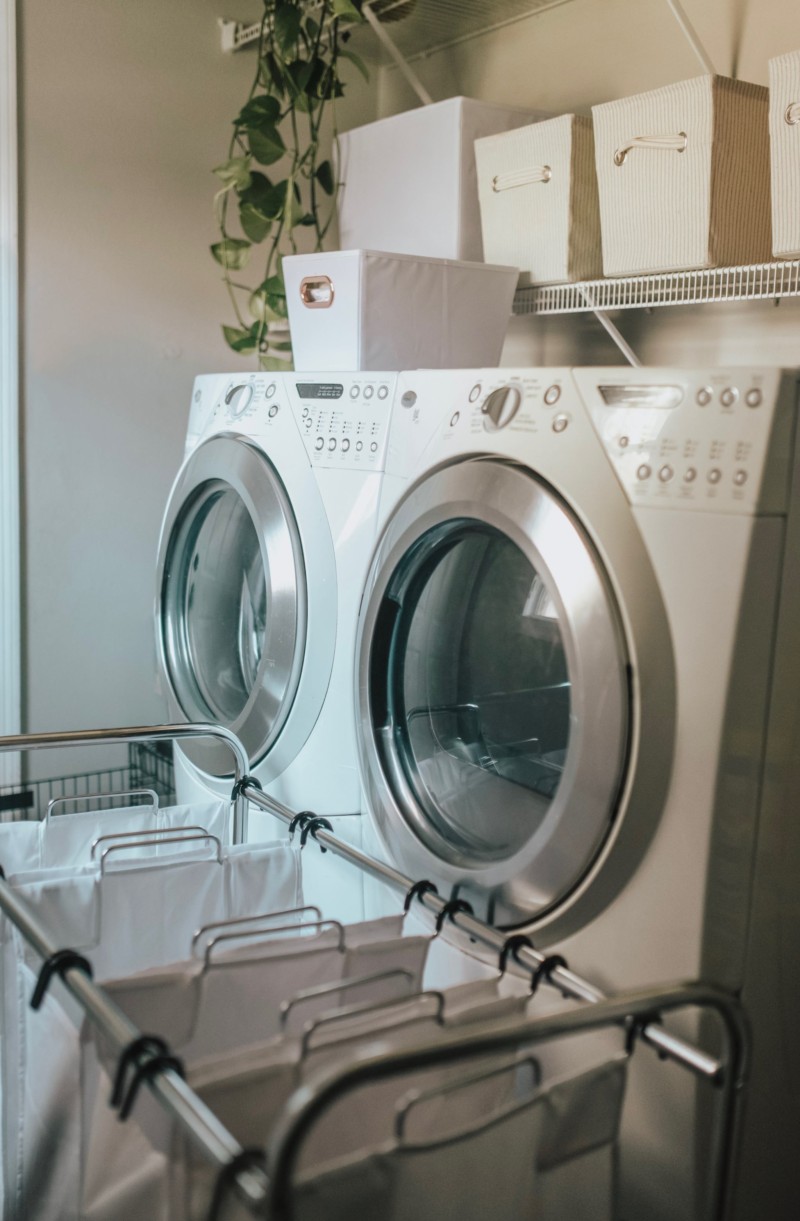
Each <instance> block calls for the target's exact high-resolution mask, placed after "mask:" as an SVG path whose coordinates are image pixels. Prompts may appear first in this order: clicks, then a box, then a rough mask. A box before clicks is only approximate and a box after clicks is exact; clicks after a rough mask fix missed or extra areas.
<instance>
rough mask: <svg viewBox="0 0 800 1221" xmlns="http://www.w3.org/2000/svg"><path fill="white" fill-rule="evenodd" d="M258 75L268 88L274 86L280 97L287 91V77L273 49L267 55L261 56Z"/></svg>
mask: <svg viewBox="0 0 800 1221" xmlns="http://www.w3.org/2000/svg"><path fill="white" fill-rule="evenodd" d="M258 76H259V80H260V81H261V83H262V85H264V87H265V88H266V89H269V88H273V89H274V90H275V91H276V92H277V94H278V95H279V96H280V97H282V96H283V94H284V93H285V92H286V78H285V76H284V72H283V68H282V67H281V64H280V61H279V60H278V58H277V57H276V56H275V55H273V53H272V51H268V52H267V54H266V55H263V56H262V57H261V63H260V64H259V68H258Z"/></svg>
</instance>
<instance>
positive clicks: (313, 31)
mask: <svg viewBox="0 0 800 1221" xmlns="http://www.w3.org/2000/svg"><path fill="white" fill-rule="evenodd" d="M306 34H307V35H308V39H309V41H310V42H316V41H317V34H319V25H318V24H317V22H316V21H315V20H314V18H313V17H306Z"/></svg>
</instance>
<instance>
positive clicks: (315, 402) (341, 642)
mask: <svg viewBox="0 0 800 1221" xmlns="http://www.w3.org/2000/svg"><path fill="white" fill-rule="evenodd" d="M395 382H396V374H394V373H369V374H342V373H335V374H331V375H330V376H327V375H325V374H313V375H302V374H297V373H293V374H289V373H286V374H279V375H275V374H269V375H267V374H262V373H253V374H249V375H242V374H241V373H236V374H218V375H207V376H202V377H198V378H197V379H196V381H195V384H194V390H193V396H192V406H191V411H190V419H189V428H188V433H187V443H186V452H185V457H184V462H183V465H182V466H181V469H180V471H179V473H178V475H177V478H176V480H175V483H174V485H173V488H172V491H171V493H170V497H169V501H168V504H167V508H166V513H165V517H164V522H163V526H162V531H161V540H160V544H159V557H158V576H157V606H156V636H157V651H158V657H159V662H160V669H161V673H162V675H163V679H164V683H165V686H166V690H167V693H168V698H169V703H170V712H171V714H172V715H173V716H174V717H175V718H176V719H181V720H182V719H186V720H190V721H212V722H215V723H218V724H222V725H225V726H227V727H228V728H230V729H231V730H233V732H234V733H236V734H237V735H238V737H239V738H240V739H241V741H242V742H243V744H244V746H245V748H246V749H247V752H248V755H249V758H250V760H251V772H252V774H253V775H254V776H255V778H256V779H257V780H258V781H259V782H260V783H261V784H262V786H263V788H264V790H265V791H266V792H268V793H270V794H271V795H273V796H274V797H276V798H277V799H278V800H279V801H282V802H284V803H285V804H286V805H288V806H291V807H292V808H294V809H296V810H305V809H312V810H314V811H315V812H316V813H318V814H321V815H326V816H328V817H331V816H338V821H337V830H338V831H339V833H340V834H343V835H344V836H345V837H346V838H348V839H350V840H351V841H353V842H360V821H361V820H360V810H361V788H360V780H359V774H358V764H357V755H356V743H355V727H354V711H353V686H352V667H353V648H354V638H355V627H356V619H357V611H358V599H359V595H360V591H361V587H362V584H363V580H364V574H365V571H366V567H367V563H368V559H369V555H370V550H371V547H372V545H373V542H374V533H375V527H376V513H377V506H378V493H379V489H380V482H381V472H382V469H383V462H384V453H385V442H386V433H387V426H388V420H389V413H390V407H391V402H392V397H393V393H394V386H395ZM175 755H176V788H177V791H178V798H179V800H181V801H183V802H190V801H193V800H207V799H208V794H209V791H210V792H212V793H214V794H217V795H223V794H226V795H227V794H229V793H230V790H231V785H232V780H231V776H230V770H229V769H230V760H229V759H228V758H226V756H225V753H224V751H222V750H220V749H219V747H218V746H216V745H214V744H213V743H206V742H197V743H195V742H192V743H185V744H182V745H181V747H180V748H177V747H176V752H175ZM282 834H285V830H284V829H283V827H282V824H280V823H278V822H277V820H275V819H273V818H272V817H271V816H270V815H268V814H265V813H263V812H261V811H258V812H257V811H255V810H251V813H250V819H249V832H248V835H249V838H250V839H264V838H272V837H273V836H274V835H282ZM318 855H319V854H318V853H307V854H306V856H307V857H308V862H307V865H309V866H310V865H312V862H313V860H314V858H315V857H318ZM325 865H326V867H325V868H324V869H321V870H318V871H316V870H315V871H314V872H315V873H316V872H319V875H320V876H319V878H318V879H317V878H316V877H315V879H314V885H313V886H311V885H309V888H308V889H309V892H311V890H312V889H313V891H314V901H316V902H320V899H321V901H322V906H323V907H324V908H327V907H330V908H331V909H332V910H335V912H337V913H339V914H342V915H347V916H358V915H359V914H360V906H359V905H360V901H361V900H360V897H359V893H358V888H357V887H354V886H353V882H352V878H351V877H350V875H349V872H348V873H347V877H346V880H345V879H344V878H340V876H339V871H340V869H343V868H344V867H343V866H341V865H339V864H337V863H333V867H332V868H330V867H328V865H327V862H326V863H325Z"/></svg>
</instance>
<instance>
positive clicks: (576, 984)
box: [244, 784, 722, 1082]
mask: <svg viewBox="0 0 800 1221" xmlns="http://www.w3.org/2000/svg"><path fill="white" fill-rule="evenodd" d="M244 792H245V796H246V797H247V798H248V799H249V800H250V801H252V802H254V803H255V804H256V805H258V806H260V807H261V809H262V810H266V811H267V812H268V813H270V814H273V815H275V817H276V818H279V819H281V820H282V821H283V822H285V823H286V824H287V825H288V824H289V823H290V822H291V821H292V819H293V818H294V816H295V815H294V811H292V810H290V809H289V808H288V807H287V806H285V805H283V804H282V803H281V802H280V801H277V800H276V799H275V798H274V797H269V796H267V794H266V793H263V792H262V791H261V790H260V789H256V788H254V787H253V786H252V785H250V784H245V786H244ZM311 835H312V837H313V838H314V839H315V840H316V842H317V843H319V844H321V845H322V846H323V847H324V848H326V849H329V850H330V851H331V852H334V853H336V855H337V856H340V857H342V858H343V859H344V860H346V861H350V863H351V864H353V865H357V866H358V868H359V869H361V870H362V871H363V872H364V873H367V874H369V875H370V877H373V878H376V879H377V881H379V882H383V883H385V884H386V885H388V886H391V887H392V889H393V890H396V891H399V892H400V894H401V895H407V894H408V892H409V890H410V889H411V887H412V885H413V884H414V883H413V879H412V878H410V877H407V876H406V875H405V874H404V873H401V872H400V870H399V869H395V868H393V866H391V865H385V864H384V863H383V861H378V860H376V859H375V858H374V857H372V856H368V855H367V853H366V852H362V851H361V849H360V848H355V847H353V845H352V844H348V843H346V842H345V841H344V840H341V839H337V837H336V836H335V835H334V834H333V833H332V832H331V831H324V830H315V831H312V832H311ZM417 903H418V904H419V905H420V906H421V907H424V908H425V909H426V910H427V911H429V912H431V913H433V915H434V916H439V915H441V913H442V912H443V911H444V909H445V907H446V906H447V900H446V899H444V898H442V897H441V896H440V895H438V894H434V893H432V892H430V891H426V892H425V893H424V894H421V895H419V896H418V898H417ZM449 919H450V922H451V923H452V924H454V925H455V926H456V928H458V929H460V930H461V932H463V933H466V934H467V936H468V937H470V938H471V940H472V941H474V942H477V943H478V944H480V945H484V946H487V947H488V948H489V949H491V950H493V951H494V952H495V953H496V954H497V955H498V956H499V954H500V952H501V950H502V949H503V947H504V945H505V943H506V940H507V938H508V934H507V933H505V932H503V931H502V930H501V929H496V928H491V927H490V926H489V925H488V924H484V922H483V921H482V920H479V919H478V918H477V917H476V916H472V915H470V914H469V913H468V912H455V913H452V914H451V915H450V917H449ZM545 958H546V954H544V953H540V951H539V950H535V949H533V948H532V947H531V948H529V947H527V946H523V947H522V948H521V949H518V950H516V951H515V953H514V962H515V963H516V964H517V966H519V967H521V968H522V969H523V970H524V971H528V972H530V974H531V975H534V974H536V973H537V972H538V971H539V968H540V967H541V965H542V963H543V962H544V961H545ZM543 982H546V983H548V984H549V985H551V986H552V987H553V988H555V989H556V990H557V991H559V992H561V993H563V994H564V995H565V996H569V997H572V998H573V1000H577V1001H584V1002H586V1003H588V1004H589V1005H591V1006H595V1005H598V1004H600V1003H601V1002H605V1001H606V999H607V998H606V997H605V996H604V995H603V993H602V992H601V991H600V989H599V988H596V987H595V986H594V984H590V983H589V982H588V981H587V980H585V979H582V978H581V976H580V975H576V974H575V973H574V972H573V971H570V970H569V969H568V968H566V967H556V968H555V969H554V970H553V971H552V972H551V973H550V974H549V975H546V976H545V977H544V981H543ZM642 1038H643V1040H644V1041H645V1042H646V1043H648V1044H649V1045H650V1046H651V1047H653V1048H655V1050H656V1051H657V1052H659V1053H660V1054H662V1055H664V1056H667V1057H668V1058H669V1059H672V1060H675V1061H677V1062H678V1063H679V1064H682V1065H683V1066H684V1067H685V1068H688V1069H689V1070H690V1071H691V1072H693V1073H695V1074H696V1075H697V1076H698V1077H701V1078H704V1079H705V1080H708V1081H712V1082H716V1081H718V1080H720V1079H721V1074H722V1065H721V1063H720V1061H719V1060H718V1059H716V1058H715V1057H714V1056H711V1055H709V1054H708V1053H707V1052H704V1051H701V1050H700V1049H699V1048H697V1047H694V1046H692V1044H690V1043H687V1042H685V1040H683V1039H679V1038H677V1037H676V1036H675V1035H672V1034H670V1033H669V1031H667V1030H665V1029H664V1028H663V1026H660V1025H658V1024H657V1023H650V1024H649V1025H647V1026H646V1027H645V1029H644V1030H643V1031H642Z"/></svg>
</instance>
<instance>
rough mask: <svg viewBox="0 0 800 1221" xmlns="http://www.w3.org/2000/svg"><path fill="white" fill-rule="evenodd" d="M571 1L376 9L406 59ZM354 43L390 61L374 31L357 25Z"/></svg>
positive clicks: (449, 1) (481, 1) (426, 0)
mask: <svg viewBox="0 0 800 1221" xmlns="http://www.w3.org/2000/svg"><path fill="white" fill-rule="evenodd" d="M570 2H571V0H373V3H372V8H373V11H374V13H375V15H376V16H377V17H379V18H380V20H381V22H382V23H383V24H384V25H385V26H386V27H387V31H388V32H389V33H390V34H391V38H392V41H393V42H394V44H395V46H396V47H397V49H398V51H399V52H400V54H401V55H402V56H403V57H404V58H405V59H415V58H416V57H418V56H421V55H431V54H432V53H433V52H434V51H442V50H444V48H445V47H452V46H454V45H455V44H456V43H459V42H464V41H466V40H467V39H468V38H476V37H477V36H478V35H480V34H487V33H489V32H490V31H491V30H496V29H499V28H500V27H501V26H504V25H510V24H511V23H512V22H515V21H522V20H523V19H524V18H525V17H531V16H533V15H534V14H538V13H542V12H544V11H545V10H546V9H552V8H560V6H561V5H562V4H569V3H570ZM352 45H353V47H354V48H355V49H357V50H358V52H359V53H360V54H362V55H364V56H366V57H368V58H369V59H372V60H377V61H378V62H387V63H388V62H390V60H389V57H388V56H387V55H386V52H385V50H384V49H383V48H382V47H381V46H380V44H379V43H378V41H377V39H376V38H375V36H374V34H373V32H372V30H370V29H369V28H368V27H367V28H362V29H356V30H354V31H353V34H352Z"/></svg>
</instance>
